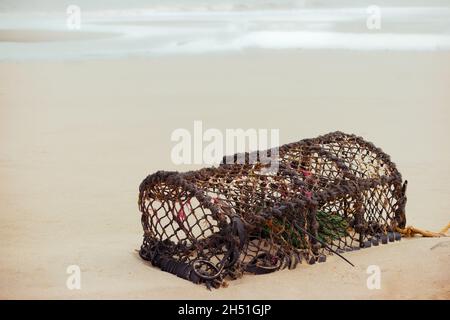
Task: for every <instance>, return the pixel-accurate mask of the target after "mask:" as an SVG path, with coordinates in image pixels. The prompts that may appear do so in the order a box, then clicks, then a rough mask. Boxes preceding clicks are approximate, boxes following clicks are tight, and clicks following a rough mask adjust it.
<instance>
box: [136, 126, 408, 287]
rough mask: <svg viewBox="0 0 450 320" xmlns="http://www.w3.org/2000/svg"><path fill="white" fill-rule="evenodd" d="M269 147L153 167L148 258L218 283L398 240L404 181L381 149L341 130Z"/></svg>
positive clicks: (146, 201) (142, 203) (148, 189)
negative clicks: (191, 167)
mask: <svg viewBox="0 0 450 320" xmlns="http://www.w3.org/2000/svg"><path fill="white" fill-rule="evenodd" d="M263 152H265V155H266V156H267V155H269V156H270V155H273V157H271V158H270V162H269V163H268V162H267V161H262V160H261V159H263V158H262V157H261V156H262V153H261V152H256V153H254V154H237V155H234V156H231V157H227V158H224V162H223V163H222V164H221V165H220V166H219V167H218V168H205V169H201V170H198V171H192V172H186V173H178V172H164V171H159V172H157V173H155V174H153V175H150V176H148V177H147V178H146V179H145V180H144V181H143V182H142V183H141V185H140V190H139V191H140V193H139V208H140V211H141V213H142V218H141V219H142V225H143V228H144V241H143V244H142V246H141V250H140V255H141V257H142V258H143V259H145V260H148V261H150V262H151V263H152V264H153V265H154V266H157V267H159V268H161V269H162V270H164V271H167V272H170V273H173V274H176V275H177V276H179V277H182V278H185V279H188V280H190V281H193V282H194V283H205V284H206V285H207V286H208V287H211V286H213V287H218V286H220V285H221V284H223V283H224V279H226V278H230V279H234V278H237V277H240V276H241V275H242V274H243V273H245V272H248V273H254V274H261V273H269V272H273V271H276V270H279V269H282V268H285V267H288V268H294V267H295V266H296V265H297V264H298V263H300V262H302V261H306V262H308V263H310V264H312V263H315V262H322V261H325V257H326V254H329V253H336V254H339V255H340V253H342V252H345V251H349V250H355V249H359V248H365V247H369V246H371V245H378V244H379V243H386V242H388V241H389V240H392V241H393V240H394V239H395V238H397V239H398V236H399V235H398V234H396V233H394V231H395V229H396V228H397V227H403V226H404V224H405V214H404V209H405V203H406V197H405V187H406V185H403V184H402V179H401V175H400V174H399V173H398V171H397V169H396V168H395V165H394V164H393V163H392V162H391V161H390V160H389V157H388V156H387V155H386V154H384V153H383V152H382V151H381V150H380V149H377V148H376V147H374V146H373V145H372V144H370V143H368V142H365V141H364V140H363V139H362V138H359V137H355V136H353V135H347V134H344V133H340V132H335V133H331V134H328V135H324V136H321V137H318V138H314V139H306V140H302V141H299V142H296V143H292V144H288V145H284V146H281V147H280V148H279V150H278V152H277V153H273V150H272V151H263ZM271 152H272V153H271ZM242 159H243V161H242ZM264 159H267V158H264ZM275 163H276V170H268V169H269V168H272V169H273V168H274V167H273V165H274V164H275Z"/></svg>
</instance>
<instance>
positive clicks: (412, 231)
mask: <svg viewBox="0 0 450 320" xmlns="http://www.w3.org/2000/svg"><path fill="white" fill-rule="evenodd" d="M448 229H450V223H448V224H447V226H445V227H444V228H443V229H442V230H441V231H439V232H433V231H428V230H423V229H419V228H416V227H413V226H408V227H406V228H404V229H402V228H398V227H397V228H396V231H397V232H399V233H400V234H402V235H403V236H404V237H406V238H410V237H414V236H415V235H417V234H419V235H421V236H422V237H425V238H440V237H448V235H447V231H448Z"/></svg>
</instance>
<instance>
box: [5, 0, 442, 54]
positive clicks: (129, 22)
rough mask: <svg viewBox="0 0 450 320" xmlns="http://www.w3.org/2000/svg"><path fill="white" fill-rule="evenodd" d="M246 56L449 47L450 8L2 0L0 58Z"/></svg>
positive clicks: (284, 0)
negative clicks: (259, 52)
mask: <svg viewBox="0 0 450 320" xmlns="http://www.w3.org/2000/svg"><path fill="white" fill-rule="evenodd" d="M373 3H377V4H376V5H374V4H373ZM69 6H72V7H70V8H72V9H70V10H68V8H69ZM73 8H75V9H76V10H78V11H77V12H75V11H76V10H75V11H74V10H73ZM74 14H77V15H78V18H77V19H75V20H73V15H74ZM73 21H76V22H77V23H78V25H76V28H73ZM71 22H72V25H71V24H70V23H71ZM8 32H9V33H11V34H12V33H13V32H14V33H15V34H17V33H18V32H19V33H20V32H21V33H23V35H22V36H21V37H20V39H14V38H13V39H12V37H11V36H8V37H5V34H7V33H8ZM56 33H59V34H61V33H62V34H63V36H62V37H58V38H57V39H56V40H55V38H54V37H53V35H54V34H56ZM36 34H38V35H39V37H38V39H39V40H38V41H27V40H26V39H27V35H28V36H29V37H31V38H33V36H35V35H36ZM64 34H66V35H68V37H67V38H65V37H64ZM94 34H95V37H93V36H92V35H94ZM2 35H3V36H2ZM74 35H76V36H75V37H74ZM249 49H263V50H286V49H304V50H307V49H319V50H320V49H335V50H419V51H423V50H449V49H450V1H448V0H428V1H425V0H424V1H405V0H392V1H375V2H374V1H365V0H363V1H351V0H333V1H325V0H322V1H319V0H316V1H313V0H310V1H308V0H297V1H296V0H259V1H258V0H243V1H237V0H216V1H214V0H208V1H201V0H187V1H186V0H164V1H156V0H151V1H144V0H132V1H126V2H125V1H118V0H109V1H106V0H104V1H99V0H72V1H65V0H62V1H57V0H46V1H34V2H32V3H30V2H29V1H23V0H1V1H0V61H1V60H3V61H4V60H29V59H31V60H34V59H85V58H117V57H128V56H158V55H183V54H205V53H217V52H220V53H236V52H242V51H245V50H249Z"/></svg>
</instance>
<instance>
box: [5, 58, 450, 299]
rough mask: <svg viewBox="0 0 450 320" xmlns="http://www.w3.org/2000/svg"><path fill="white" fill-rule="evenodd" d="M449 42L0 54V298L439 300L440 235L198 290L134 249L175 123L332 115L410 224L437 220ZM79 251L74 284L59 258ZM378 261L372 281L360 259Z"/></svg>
mask: <svg viewBox="0 0 450 320" xmlns="http://www.w3.org/2000/svg"><path fill="white" fill-rule="evenodd" d="M449 81H450V54H449V53H448V52H415V53H412V52H352V51H339V50H322V51H314V50H309V51H308V50H307V51H304V50H284V51H277V50H262V51H261V50H247V51H245V52H240V53H235V54H232V55H227V54H210V55H198V56H195V55H194V56H176V57H170V56H169V57H158V58H152V57H149V58H129V59H119V60H106V61H101V60H92V59H91V60H83V61H67V62H61V61H60V62H57V61H52V62H42V61H39V62H36V61H34V62H33V61H24V62H0V146H1V148H0V215H1V221H0V243H1V245H0V256H1V262H0V298H3V299H17V298H32V299H44V298H50V299H66V298H68V299H72V298H89V299H103V298H112V299H116V298H122V299H129V298H138V299H146V298H150V299H185V298H194V299H196V298H206V299H210V298H212V299H219V298H224V299H240V298H248V299H250V298H251V299H257V298H263V299H266V298H267V299H268V298H270V299H281V298H283V299H284V298H285V299H314V298H321V299H331V298H333V299H364V298H375V299H386V298H388V299H399V298H406V299H419V298H426V299H430V298H433V299H449V298H450V272H449V265H450V240H449V239H448V238H434V239H423V238H420V237H418V238H415V239H404V240H402V241H401V242H399V243H394V244H390V245H387V246H380V247H376V248H371V249H366V250H360V251H358V252H353V253H348V254H346V257H347V258H348V259H350V260H351V261H352V262H353V263H354V264H355V266H356V267H355V268H351V267H350V266H348V265H347V264H345V263H344V262H343V261H342V260H340V259H338V258H337V257H335V256H333V257H329V259H328V261H327V262H326V263H323V264H319V265H313V266H308V265H305V264H303V265H301V266H299V267H298V268H297V269H295V270H290V271H288V270H284V271H280V272H277V273H274V274H269V275H264V276H252V275H247V276H245V277H243V278H242V279H239V280H237V281H231V282H230V283H229V287H228V288H226V289H225V288H224V289H220V290H214V291H207V290H206V289H205V288H204V287H202V286H196V285H193V284H191V283H190V282H187V281H185V280H182V279H180V278H177V277H175V276H173V275H171V274H168V273H164V272H161V271H160V270H159V269H156V268H153V267H151V266H149V265H148V264H147V263H146V262H144V261H142V260H141V259H140V258H139V256H138V254H137V251H136V249H138V248H139V246H140V242H141V239H142V228H141V225H140V214H139V211H138V208H137V196H138V186H139V183H140V182H141V180H142V179H143V178H145V176H146V175H147V174H150V173H153V172H154V171H156V170H161V169H164V170H179V171H183V170H187V169H193V168H198V167H199V166H176V165H174V164H173V163H172V162H171V161H170V150H171V148H172V146H173V143H172V142H171V141H170V134H171V132H172V131H173V130H174V129H176V128H187V129H189V130H192V126H193V121H194V120H202V121H203V123H204V125H205V126H206V127H210V128H218V129H225V128H278V129H280V140H281V143H287V142H292V141H296V140H299V139H301V138H306V137H313V136H315V135H318V134H323V133H326V132H329V131H334V130H341V131H345V132H349V133H355V134H358V135H361V136H363V137H365V138H366V139H368V140H369V141H372V142H374V143H375V144H377V145H378V146H381V147H382V148H383V149H384V151H386V152H387V153H388V154H390V155H391V156H392V159H393V160H394V162H396V164H397V166H398V168H399V170H400V172H401V173H402V175H403V177H404V178H405V179H407V180H408V181H409V190H408V204H407V219H408V224H410V225H414V226H417V227H421V228H425V229H430V230H439V229H441V228H442V227H444V226H445V225H446V224H447V223H448V222H449V220H450V219H449V217H450V202H449V200H448V194H449V190H450V168H449V167H448V164H449V160H450V146H449V144H448V137H449V136H450V129H449V126H448V123H449V120H450V108H449V106H450V92H449V90H448V83H449ZM69 265H79V266H80V267H81V271H82V279H81V281H82V282H81V286H82V287H81V290H68V289H67V287H66V279H67V276H68V275H67V274H66V268H67V267H68V266H69ZM369 265H379V266H380V268H381V270H382V280H381V281H382V282H381V283H382V286H381V289H380V290H368V289H367V286H366V279H367V274H366V268H367V266H369Z"/></svg>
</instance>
